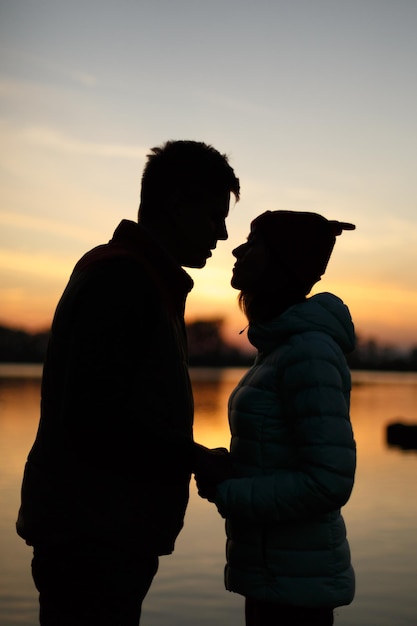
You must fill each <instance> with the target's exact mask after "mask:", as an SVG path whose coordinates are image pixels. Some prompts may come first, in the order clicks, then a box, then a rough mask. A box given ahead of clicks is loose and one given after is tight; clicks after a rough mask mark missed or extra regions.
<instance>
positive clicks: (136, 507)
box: [17, 220, 193, 554]
mask: <svg viewBox="0 0 417 626" xmlns="http://www.w3.org/2000/svg"><path fill="white" fill-rule="evenodd" d="M192 284H193V283H192V280H191V278H190V277H189V276H188V274H186V272H184V270H182V268H180V267H179V266H177V265H176V264H175V263H174V261H173V260H172V259H171V257H169V255H168V254H167V253H166V252H165V251H164V250H163V249H161V247H160V246H159V245H158V244H157V243H156V242H155V241H153V240H152V238H151V237H150V235H149V234H148V233H147V232H146V230H145V229H144V228H143V227H141V226H139V225H138V224H136V223H134V222H130V221H127V220H124V221H122V222H121V224H120V225H119V226H118V228H117V229H116V231H115V234H114V236H113V239H112V240H111V241H110V242H109V243H108V244H105V245H102V246H99V247H97V248H95V249H93V250H92V251H90V252H88V253H87V254H86V255H85V256H84V257H83V258H82V259H81V260H80V261H79V262H78V263H77V265H76V266H75V268H74V271H73V273H72V276H71V278H70V281H69V283H68V285H67V287H66V289H65V291H64V293H63V296H62V298H61V300H60V302H59V304H58V307H57V310H56V313H55V317H54V321H53V325H52V333H51V338H50V342H49V347H48V352H47V357H46V361H45V365H44V372H43V380H42V398H41V419H40V424H39V430H38V433H37V437H36V440H35V443H34V445H33V448H32V450H31V452H30V454H29V457H28V461H27V465H26V468H25V475H24V480H23V485H22V504H21V509H20V512H19V519H18V522H17V530H18V533H19V534H20V535H21V536H22V537H23V538H24V539H25V540H26V541H27V542H28V543H29V544H31V545H37V544H41V545H45V544H46V545H53V544H57V543H62V542H68V541H78V540H82V541H84V540H87V541H91V540H94V541H99V542H103V543H108V542H110V543H112V544H117V545H120V546H122V547H123V546H126V548H127V549H129V550H132V549H133V550H136V551H138V552H144V551H146V552H151V553H153V554H169V553H170V552H172V550H173V549H174V542H175V538H176V537H177V535H178V533H179V531H180V529H181V528H182V525H183V520H184V513H185V509H186V506H187V502H188V489H189V480H190V471H191V455H192V416H193V401H192V392H191V385H190V381H189V376H188V370H187V343H186V334H185V327H184V305H185V300H186V297H187V294H188V292H189V291H190V289H191V288H192Z"/></svg>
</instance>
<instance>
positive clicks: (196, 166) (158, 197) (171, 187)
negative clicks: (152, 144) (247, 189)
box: [139, 141, 240, 223]
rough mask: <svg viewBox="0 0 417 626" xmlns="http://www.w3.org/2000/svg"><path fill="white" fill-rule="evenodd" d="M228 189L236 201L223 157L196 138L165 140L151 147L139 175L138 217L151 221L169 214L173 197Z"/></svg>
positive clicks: (233, 179)
mask: <svg viewBox="0 0 417 626" xmlns="http://www.w3.org/2000/svg"><path fill="white" fill-rule="evenodd" d="M227 192H231V193H233V194H234V196H235V198H236V201H238V200H239V194H240V184H239V179H238V178H237V177H236V176H235V173H234V171H233V168H232V167H231V166H230V165H229V162H228V159H227V156H226V155H225V154H220V152H218V151H217V150H215V148H213V147H212V146H210V145H208V144H205V143H203V142H198V141H167V142H166V143H165V144H163V145H162V146H158V147H156V148H152V150H151V152H150V154H148V161H147V163H146V165H145V168H144V171H143V175H142V187H141V196H140V207H139V218H140V219H141V221H142V222H147V223H149V222H155V221H158V220H160V219H161V218H162V217H164V215H166V214H167V213H169V211H171V210H172V207H173V198H175V199H178V200H181V201H187V200H192V199H195V198H198V197H199V196H200V197H201V196H203V197H204V196H215V195H219V194H223V193H227Z"/></svg>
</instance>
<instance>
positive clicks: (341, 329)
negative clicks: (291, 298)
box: [248, 293, 355, 354]
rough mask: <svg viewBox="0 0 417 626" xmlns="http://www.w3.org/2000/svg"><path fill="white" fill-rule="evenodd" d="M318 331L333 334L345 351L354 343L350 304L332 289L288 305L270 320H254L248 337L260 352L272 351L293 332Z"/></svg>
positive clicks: (349, 349)
mask: <svg viewBox="0 0 417 626" xmlns="http://www.w3.org/2000/svg"><path fill="white" fill-rule="evenodd" d="M311 331H317V332H322V333H325V334H326V335H329V336H330V337H332V339H333V340H334V341H336V343H337V344H338V345H339V346H340V348H341V349H342V350H343V352H344V353H345V354H347V353H349V352H351V351H352V350H353V349H354V347H355V330H354V326H353V322H352V318H351V316H350V312H349V309H348V307H347V306H346V305H345V304H344V303H343V302H342V300H341V299H340V298H338V297H337V296H335V295H333V294H331V293H319V294H317V295H315V296H312V297H311V298H308V299H307V300H306V301H305V302H300V303H298V304H295V305H293V306H291V307H290V308H288V309H287V310H286V311H284V313H282V314H281V315H280V316H279V317H276V318H274V319H273V320H269V321H268V322H263V323H256V324H251V325H250V326H249V330H248V339H249V341H250V342H251V344H252V345H254V346H255V348H257V350H259V352H270V351H271V350H273V349H274V348H275V347H276V345H277V343H282V342H283V341H284V340H286V339H288V338H289V337H290V336H291V335H296V334H300V333H304V332H311Z"/></svg>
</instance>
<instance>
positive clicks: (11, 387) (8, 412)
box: [0, 365, 417, 626]
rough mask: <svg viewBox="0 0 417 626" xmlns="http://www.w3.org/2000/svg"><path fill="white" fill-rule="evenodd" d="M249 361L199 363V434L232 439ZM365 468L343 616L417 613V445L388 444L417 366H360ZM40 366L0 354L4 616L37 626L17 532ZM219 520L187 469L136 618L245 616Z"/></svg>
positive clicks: (373, 618) (178, 624) (413, 391)
mask: <svg viewBox="0 0 417 626" xmlns="http://www.w3.org/2000/svg"><path fill="white" fill-rule="evenodd" d="M241 373H242V371H241V370H236V369H224V370H193V371H192V380H193V386H194V393H195V405H196V414H195V438H196V440H197V441H199V442H201V443H203V444H205V445H206V446H209V447H217V446H225V447H227V446H228V440H229V431H228V425H227V416H226V406H227V399H228V396H229V394H230V392H231V391H232V389H233V387H234V386H235V384H236V382H237V380H238V379H239V377H240V375H241ZM352 376H353V381H354V388H353V391H352V408H351V417H352V423H353V428H354V431H355V437H356V441H357V446H358V469H357V475H356V484H355V488H354V491H353V494H352V497H351V499H350V501H349V503H348V504H347V506H346V507H345V508H344V517H345V520H346V523H347V527H348V535H349V540H350V544H351V549H352V557H353V562H354V566H355V570H356V577H357V593H356V598H355V600H354V602H353V603H352V604H351V605H350V606H348V607H341V608H339V609H336V619H335V624H336V626H416V625H417V497H416V496H417V451H413V450H411V451H403V450H401V449H399V448H394V447H388V446H387V444H386V439H385V429H386V425H387V424H388V423H389V422H391V421H393V420H397V419H398V418H401V420H402V421H407V422H413V421H415V422H417V374H415V373H412V374H401V373H398V374H397V373H395V374H394V373H370V372H353V374H352ZM39 389H40V368H39V367H37V366H15V367H10V366H1V365H0V624H1V626H17V625H19V626H36V624H37V623H38V621H37V612H38V608H37V595H36V590H35V589H34V586H33V583H32V579H31V575H30V560H31V551H30V548H28V547H27V546H26V545H25V544H24V542H23V541H22V540H20V539H19V538H18V537H17V535H16V534H15V530H14V523H15V518H16V513H17V509H18V505H19V489H20V482H21V476H22V471H23V466H24V462H25V459H26V455H27V453H28V450H29V448H30V446H31V444H32V442H33V438H34V436H35V432H36V428H37V423H38V411H39ZM223 567H224V522H223V520H222V519H221V518H220V517H219V516H218V514H217V511H216V509H215V507H214V506H213V505H211V504H210V503H208V502H207V501H205V500H201V499H200V498H199V497H198V495H197V493H196V490H195V487H194V482H193V481H192V488H191V498H190V504H189V508H188V511H187V516H186V520H185V527H184V530H183V531H182V533H181V534H180V536H179V538H178V540H177V545H176V551H175V553H174V554H173V555H172V556H169V557H163V558H162V559H161V562H160V569H159V572H158V574H157V577H156V579H155V581H154V584H153V586H152V588H151V591H150V593H149V594H148V596H147V598H146V599H145V602H144V605H143V617H142V621H141V626H230V625H233V626H234V625H236V626H238V625H240V624H241V625H243V623H244V620H243V599H242V598H241V597H240V596H238V595H236V594H232V593H229V592H227V591H225V590H224V587H223Z"/></svg>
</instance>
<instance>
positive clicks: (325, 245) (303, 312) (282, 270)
mask: <svg viewBox="0 0 417 626" xmlns="http://www.w3.org/2000/svg"><path fill="white" fill-rule="evenodd" d="M354 228H355V227H354V226H353V225H352V224H346V223H340V222H335V221H328V220H327V219H325V218H324V217H322V216H320V215H317V214H315V213H301V212H291V211H274V212H271V211H267V212H266V213H263V214H262V215H260V216H259V217H258V218H256V219H255V220H254V221H253V222H252V224H251V231H250V234H249V237H248V239H247V241H246V243H243V244H242V245H241V246H239V247H238V248H236V249H235V250H234V251H233V254H234V256H235V257H236V264H235V266H234V269H233V278H232V286H233V287H234V288H235V289H239V290H240V295H239V302H240V306H241V308H242V309H243V311H244V312H245V314H246V316H247V318H248V321H249V329H248V338H249V340H250V342H251V343H252V344H253V345H254V346H255V347H256V349H257V351H258V353H257V357H256V360H255V363H254V365H253V367H252V368H251V369H250V370H249V371H248V373H247V374H246V375H245V376H244V377H243V378H242V380H241V381H240V383H239V384H238V386H237V387H236V389H235V390H234V391H233V393H232V395H231V397H230V401H229V422H230V429H231V436H232V438H231V448H230V451H231V455H230V458H231V460H232V465H233V477H232V478H228V479H226V480H223V481H222V482H218V481H217V480H216V481H215V482H216V483H217V484H213V482H211V483H210V477H208V476H206V477H205V476H197V484H198V486H199V491H200V495H202V496H203V497H208V499H210V500H211V501H214V502H215V504H216V505H217V507H218V510H219V512H220V514H221V515H222V516H223V517H224V518H226V520H227V523H226V530H227V566H226V576H225V580H226V587H227V589H228V590H230V591H234V592H237V593H239V594H242V595H243V596H245V598H246V607H245V613H246V624H247V626H313V625H314V626H330V625H331V624H333V610H334V608H335V607H337V606H340V605H345V604H349V603H350V602H351V601H352V599H353V596H354V573H353V569H352V566H351V559H350V550H349V545H348V542H347V539H346V529H345V524H344V521H343V518H342V516H341V514H340V508H341V507H342V506H343V505H344V504H345V503H346V502H347V500H348V499H349V496H350V494H351V491H352V487H353V482H354V473H355V460H356V455H355V442H354V438H353V433H352V428H351V424H350V419H349V396H350V388H351V379H350V373H349V369H348V367H347V365H346V360H345V356H344V355H345V353H347V352H350V351H351V350H352V349H353V347H354V328H353V324H352V321H351V317H350V314H349V311H348V309H347V307H346V306H345V305H344V304H343V302H342V301H341V300H340V299H339V298H337V297H336V296H334V295H332V294H330V293H319V294H317V295H315V296H312V297H310V298H307V297H306V296H307V294H309V293H310V291H311V288H312V286H313V285H314V284H315V283H316V282H317V281H319V280H320V276H321V275H322V274H323V273H324V272H325V269H326V266H327V263H328V260H329V258H330V255H331V252H332V250H333V246H334V243H335V237H336V235H340V234H341V232H342V230H353V229H354Z"/></svg>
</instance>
